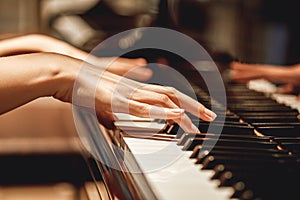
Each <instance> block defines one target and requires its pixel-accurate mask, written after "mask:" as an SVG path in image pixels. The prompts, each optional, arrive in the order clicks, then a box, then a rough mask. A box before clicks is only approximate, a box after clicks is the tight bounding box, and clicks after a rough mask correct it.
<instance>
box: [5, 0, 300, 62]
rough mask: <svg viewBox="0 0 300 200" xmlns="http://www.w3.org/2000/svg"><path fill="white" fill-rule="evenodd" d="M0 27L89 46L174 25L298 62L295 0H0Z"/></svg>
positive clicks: (210, 44) (213, 41) (225, 45)
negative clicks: (132, 31) (125, 33)
mask: <svg viewBox="0 0 300 200" xmlns="http://www.w3.org/2000/svg"><path fill="white" fill-rule="evenodd" d="M0 9H1V10H0V11H1V12H0V22H1V27H0V33H2V34H7V33H20V34H23V33H31V32H40V33H46V34H50V35H53V36H56V37H59V38H62V39H64V40H66V41H68V42H70V43H72V44H73V45H76V46H78V47H80V48H82V49H85V50H90V49H92V48H93V47H94V46H95V45H97V44H98V43H99V42H100V41H102V40H103V39H105V38H107V37H109V36H111V35H113V34H116V33H118V32H120V31H123V30H127V29H130V28H134V27H143V26H160V27H169V28H172V29H176V30H179V31H181V32H183V33H185V34H188V35H189V36H191V37H193V38H194V39H196V40H197V41H199V43H200V44H202V45H204V46H205V47H207V48H209V49H211V50H214V51H219V52H227V53H229V54H231V55H232V56H234V57H235V58H237V59H239V60H241V61H245V62H257V63H272V64H291V63H295V62H299V56H298V52H299V45H300V42H299V39H298V35H299V26H298V23H299V22H298V20H297V19H298V18H297V1H296V0H287V1H283V0H278V1H272V0H251V1H247V0H114V1H109V0H63V1H61V0H25V1H24V0H1V1H0Z"/></svg>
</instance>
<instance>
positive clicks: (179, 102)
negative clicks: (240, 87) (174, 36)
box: [58, 63, 216, 132]
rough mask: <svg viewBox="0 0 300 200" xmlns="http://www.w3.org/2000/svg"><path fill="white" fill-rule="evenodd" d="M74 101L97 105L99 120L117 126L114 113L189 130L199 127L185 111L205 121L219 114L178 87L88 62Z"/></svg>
mask: <svg viewBox="0 0 300 200" xmlns="http://www.w3.org/2000/svg"><path fill="white" fill-rule="evenodd" d="M65 96H69V95H65ZM58 98H59V97H58ZM73 103H74V104H76V105H78V106H82V107H87V108H89V109H93V108H94V107H95V110H96V114H97V116H98V119H99V121H100V122H101V123H102V124H104V125H105V126H106V127H108V128H112V127H113V121H114V114H113V113H128V114H131V115H135V116H138V117H146V118H148V117H150V118H159V119H167V120H172V121H174V122H177V123H178V124H179V125H180V126H181V127H182V128H183V129H184V130H185V131H187V132H199V130H198V128H197V127H195V125H193V123H192V122H191V120H190V119H189V117H188V116H187V115H186V114H185V112H184V111H187V112H190V113H191V114H193V115H195V116H197V117H199V118H201V119H203V120H205V121H213V120H214V119H215V117H216V115H215V114H214V113H213V112H212V111H210V110H208V109H206V108H205V107H204V106H203V105H202V104H200V103H199V102H197V101H195V100H194V99H192V98H191V97H189V96H187V95H185V94H183V93H181V92H179V91H178V90H176V89H174V88H171V87H164V86H158V85H150V84H143V83H140V82H137V81H134V80H130V79H127V78H125V77H121V76H118V75H116V74H112V73H110V72H107V71H102V70H99V69H98V68H95V67H94V66H91V65H89V64H87V63H86V64H84V66H83V67H82V69H81V71H80V74H79V75H78V78H77V80H76V84H75V87H74V91H73Z"/></svg>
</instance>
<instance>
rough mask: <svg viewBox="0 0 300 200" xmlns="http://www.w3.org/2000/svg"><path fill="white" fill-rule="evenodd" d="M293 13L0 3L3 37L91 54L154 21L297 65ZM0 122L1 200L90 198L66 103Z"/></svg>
mask: <svg viewBox="0 0 300 200" xmlns="http://www.w3.org/2000/svg"><path fill="white" fill-rule="evenodd" d="M298 18H299V16H298V6H297V1H296V0H284V1H283V0H276V1H274V0H251V1H250V0H0V24H1V26H0V39H1V38H5V37H7V36H9V35H15V34H18V35H19V34H20V35H22V34H28V33H43V34H47V35H51V36H53V37H57V38H59V39H62V40H64V41H67V42H69V43H70V44H72V45H74V46H76V47H78V48H80V49H82V50H85V51H91V50H92V49H93V48H94V47H95V46H96V45H98V44H99V43H100V42H101V41H103V40H104V39H106V38H108V37H110V36H112V35H114V34H116V33H119V32H121V31H125V30H128V29H131V28H136V27H145V26H158V27H166V28H171V29H174V30H178V31H180V32H182V33H185V34H187V35H189V36H190V37H192V38H194V39H195V40H196V41H198V42H199V43H200V44H201V45H203V46H204V47H205V48H206V49H207V50H208V51H209V52H211V53H212V54H213V53H215V52H221V53H223V54H224V55H227V56H229V57H232V58H234V59H237V60H240V61H243V62H251V63H270V64H278V65H288V64H293V63H298V62H300V56H299V52H300V39H299V35H300V26H299V25H300V24H299V23H300V22H299V20H298ZM130 37H133V41H135V39H136V38H134V36H130ZM137 56H139V55H137ZM142 56H144V57H147V56H149V57H151V55H149V54H147V52H146V53H144V54H143V55H142ZM45 105H47V106H45ZM0 127H1V129H0V163H1V166H0V199H24V198H25V197H28V199H89V198H83V196H84V197H86V196H89V195H90V194H91V193H93V192H90V193H89V194H87V193H88V191H94V190H93V187H94V186H91V185H90V184H87V183H89V182H90V181H91V180H92V178H91V177H90V176H89V175H88V174H89V173H88V169H87V168H86V166H85V164H83V163H84V161H83V160H82V155H81V154H82V149H81V147H80V144H79V143H78V141H77V140H76V137H77V133H76V129H75V125H74V122H73V116H72V110H71V106H70V105H68V104H65V103H61V102H58V101H55V100H53V99H51V98H44V99H38V100H36V101H34V102H31V103H29V104H27V105H25V106H22V107H20V108H18V109H16V110H14V111H11V112H9V113H6V114H4V115H1V116H0ZM2 163H3V164H2ZM41 169H42V172H41V173H37V171H39V170H41ZM49 184H50V186H49ZM32 185H33V186H32ZM97 187H98V188H99V187H100V188H101V187H103V186H101V185H100V186H97ZM82 188H84V190H82ZM78 191H79V192H78ZM45 194H47V195H45ZM26 195H27V196H26ZM78 196H81V197H82V198H81V197H80V198H79V197H78ZM104 196H105V195H104ZM4 197H5V198H4ZM104 199H105V198H104Z"/></svg>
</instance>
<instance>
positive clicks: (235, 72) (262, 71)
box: [230, 62, 300, 93]
mask: <svg viewBox="0 0 300 200" xmlns="http://www.w3.org/2000/svg"><path fill="white" fill-rule="evenodd" d="M230 67H231V80H233V81H236V82H248V81H250V80H253V79H259V78H263V79H266V80H269V81H271V82H273V83H282V84H285V85H283V86H282V87H280V88H278V92H280V93H289V92H293V91H294V89H295V88H297V87H299V86H300V64H297V65H292V66H285V67H284V66H274V65H266V64H245V63H240V62H232V63H231V64H230Z"/></svg>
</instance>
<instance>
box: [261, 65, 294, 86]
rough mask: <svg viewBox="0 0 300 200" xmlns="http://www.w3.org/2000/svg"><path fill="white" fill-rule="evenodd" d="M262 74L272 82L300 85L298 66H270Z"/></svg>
mask: <svg viewBox="0 0 300 200" xmlns="http://www.w3.org/2000/svg"><path fill="white" fill-rule="evenodd" d="M264 73H265V77H266V78H267V79H268V80H270V81H272V82H276V83H290V84H293V85H300V66H297V65H296V66H287V67H277V66H270V67H269V68H267V69H266V70H265V71H264Z"/></svg>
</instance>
